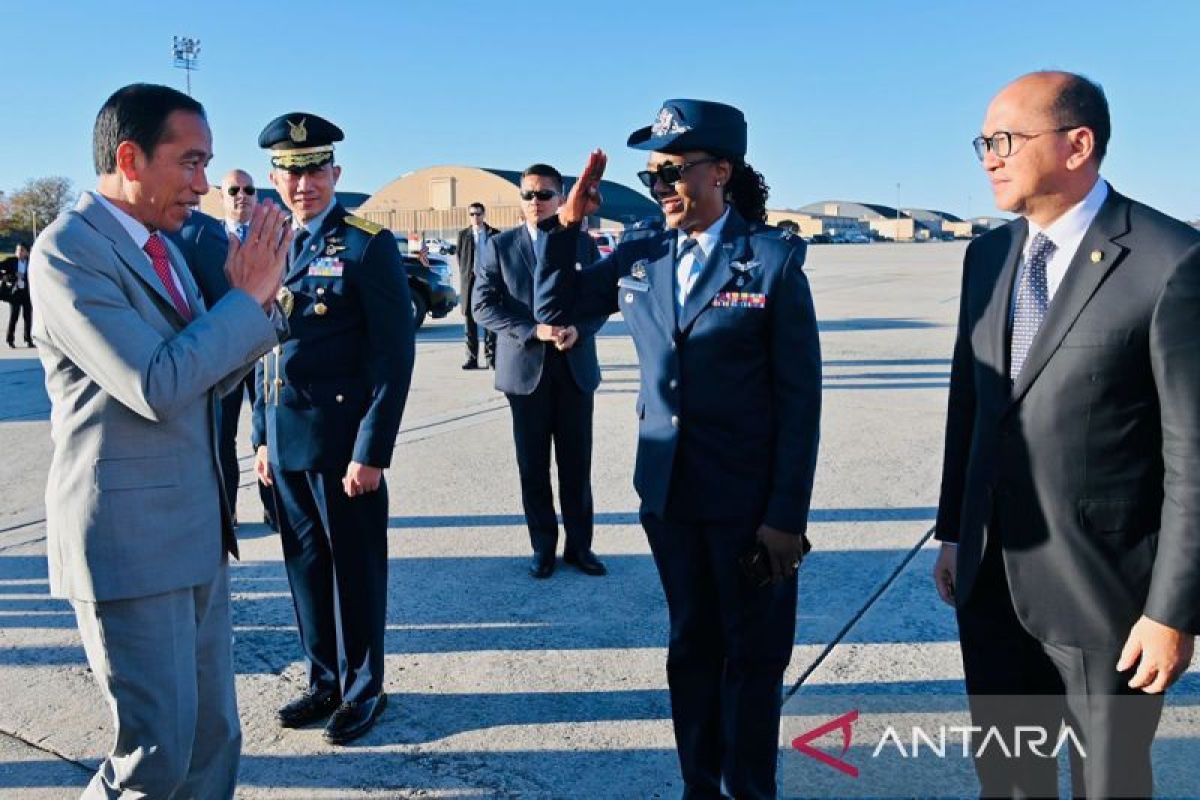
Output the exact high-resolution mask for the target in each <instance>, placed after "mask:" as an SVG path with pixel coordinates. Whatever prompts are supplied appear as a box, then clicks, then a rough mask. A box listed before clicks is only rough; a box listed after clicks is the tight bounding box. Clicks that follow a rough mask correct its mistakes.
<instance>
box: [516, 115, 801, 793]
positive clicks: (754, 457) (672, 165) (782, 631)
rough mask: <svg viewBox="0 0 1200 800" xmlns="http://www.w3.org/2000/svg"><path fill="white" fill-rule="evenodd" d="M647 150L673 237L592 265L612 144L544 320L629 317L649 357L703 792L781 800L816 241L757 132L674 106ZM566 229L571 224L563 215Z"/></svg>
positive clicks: (571, 231) (680, 677)
mask: <svg viewBox="0 0 1200 800" xmlns="http://www.w3.org/2000/svg"><path fill="white" fill-rule="evenodd" d="M629 145H630V146H632V147H635V148H637V149H641V150H649V151H651V153H650V156H649V165H648V166H649V169H647V170H646V171H644V172H640V173H638V175H639V177H640V178H641V179H642V182H643V183H644V184H645V185H646V186H647V187H648V188H650V189H651V191H652V192H653V194H654V197H655V199H656V200H657V201H658V202H659V204H660V205H661V207H662V209H663V212H664V214H665V216H666V223H667V228H666V230H664V231H662V232H659V233H656V234H654V235H652V236H643V237H639V238H635V239H632V240H629V241H626V242H622V243H621V244H619V245H618V246H617V248H616V249H615V250H614V251H613V253H612V254H611V255H610V256H608V257H607V258H605V259H603V260H601V261H599V262H598V263H596V264H595V265H594V266H592V267H591V268H590V269H588V268H581V267H580V266H579V265H577V263H576V260H575V259H574V257H573V256H574V238H573V237H574V236H575V235H577V234H576V231H577V226H578V223H579V222H580V220H582V219H583V218H584V217H585V216H587V215H588V214H589V213H591V212H592V211H593V210H594V209H596V208H598V206H599V201H600V197H599V188H598V187H599V183H600V178H601V177H602V175H603V173H604V166H605V163H606V158H605V156H604V154H603V153H602V152H601V151H599V150H597V151H595V152H593V153H592V155H591V157H590V159H589V161H588V165H587V168H586V169H585V170H584V172H583V175H582V176H581V177H580V179H579V181H578V182H577V183H576V184H575V186H574V187H572V189H571V193H570V195H569V196H568V198H567V200H566V202H565V203H564V204H563V207H562V209H561V210H560V211H559V214H558V220H557V222H558V223H560V224H561V225H562V227H560V228H559V229H557V230H554V231H553V232H552V233H550V234H549V236H548V241H547V245H546V251H545V256H544V258H542V259H541V260H540V261H539V262H538V268H537V275H536V284H537V301H536V304H535V305H536V307H535V313H536V314H537V317H538V319H539V320H540V321H542V322H545V323H548V324H553V325H562V324H566V323H569V322H570V321H571V320H573V319H576V318H579V317H584V316H587V315H592V314H597V313H602V314H610V313H612V312H614V311H616V310H618V309H619V310H621V311H622V312H623V314H624V317H625V322H626V324H627V325H628V326H629V331H630V334H631V335H632V336H633V340H634V344H635V345H636V347H637V350H638V360H639V361H640V363H641V371H642V387H641V395H640V397H639V399H638V404H637V413H638V418H639V420H640V425H639V437H638V452H637V466H636V467H635V471H634V485H635V486H636V488H637V490H638V494H639V495H640V496H641V500H642V505H641V521H642V526H643V527H644V528H645V530H646V534H647V536H648V538H649V540H650V548H651V551H652V552H653V554H654V560H655V563H656V565H657V566H658V572H659V577H660V578H661V579H662V584H663V589H664V590H665V594H666V598H667V607H668V611H669V614H670V621H671V636H670V645H669V649H668V655H667V680H668V683H669V685H670V691H671V716H672V719H673V720H674V723H675V739H676V747H677V749H678V753H679V761H680V766H681V770H682V773H683V780H684V784H685V789H684V796H685V797H697V798H699V797H705V798H707V797H720V796H722V782H724V791H725V792H727V793H728V794H730V795H732V796H734V797H737V798H759V797H774V796H775V792H776V788H775V771H776V756H777V742H778V736H779V714H780V705H781V699H782V698H781V689H782V679H783V673H784V670H785V668H786V667H787V664H788V660H789V659H790V657H791V652H792V644H793V640H794V636H795V623H796V585H797V584H796V571H797V568H798V567H799V564H800V560H801V558H802V556H803V554H804V552H805V551H806V550H807V540H806V538H805V529H806V527H807V518H808V509H809V500H810V497H811V495H812V486H813V474H814V470H815V466H816V457H817V439H818V429H819V418H820V407H821V355H820V346H819V342H818V339H817V325H816V318H815V315H814V312H813V303H812V297H811V294H810V292H809V287H808V281H807V280H806V278H805V276H804V273H803V272H802V271H801V267H802V266H803V264H804V253H805V248H804V243H803V241H802V240H801V239H799V238H798V237H795V236H786V237H785V236H782V235H780V234H779V233H776V232H774V231H772V232H770V233H756V232H753V231H752V230H751V225H752V224H754V223H759V222H762V221H764V220H765V218H766V190H765V184H764V183H763V181H762V176H761V175H759V174H758V173H757V172H755V171H754V170H753V169H752V168H751V167H750V166H749V165H748V164H747V163H746V162H745V152H746V123H745V120H744V118H743V117H742V114H741V112H740V111H738V110H737V109H735V108H732V107H730V106H726V105H722V104H720V103H711V102H705V101H699V100H669V101H667V102H666V103H665V104H664V105H663V107H662V109H661V110H660V111H659V112H658V117H657V119H656V120H655V122H654V124H653V125H651V126H648V127H645V128H642V129H640V130H638V131H636V132H635V133H634V134H633V135H631V136H630V138H629ZM551 224H553V223H551Z"/></svg>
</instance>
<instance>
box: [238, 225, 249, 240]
mask: <svg viewBox="0 0 1200 800" xmlns="http://www.w3.org/2000/svg"><path fill="white" fill-rule="evenodd" d="M249 229H250V226H249V225H247V224H246V223H244V222H242V223H239V224H238V226H237V237H238V241H239V242H244V241H246V231H247V230H249Z"/></svg>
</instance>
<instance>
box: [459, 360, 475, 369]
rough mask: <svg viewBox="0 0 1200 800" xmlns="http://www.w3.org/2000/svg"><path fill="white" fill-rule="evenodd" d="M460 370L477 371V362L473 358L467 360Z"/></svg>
mask: <svg viewBox="0 0 1200 800" xmlns="http://www.w3.org/2000/svg"><path fill="white" fill-rule="evenodd" d="M462 368H463V369H479V362H478V361H476V360H475V359H473V358H468V359H467V360H466V361H464V362H463V365H462Z"/></svg>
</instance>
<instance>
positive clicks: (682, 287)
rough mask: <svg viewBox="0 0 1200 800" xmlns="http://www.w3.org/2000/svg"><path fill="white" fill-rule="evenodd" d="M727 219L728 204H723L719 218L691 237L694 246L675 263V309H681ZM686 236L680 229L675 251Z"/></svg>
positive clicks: (716, 242)
mask: <svg viewBox="0 0 1200 800" xmlns="http://www.w3.org/2000/svg"><path fill="white" fill-rule="evenodd" d="M727 219H729V206H725V213H724V214H722V215H721V217H720V219H718V220H717V221H716V222H714V223H713V224H712V225H709V226H708V228H706V229H705V230H702V231H699V232H697V233H695V234H694V235H693V236H692V237H691V238H693V239H695V240H696V246H695V248H693V249H692V250H691V251H690V252H688V253H687V254H686V255H685V256H684V257H683V258H681V259H679V263H678V264H676V265H675V305H676V307H677V310H680V311H682V310H683V306H684V303H685V301H686V300H687V296H688V293H689V292H690V291H691V290H692V286H693V285H695V283H696V279H697V278H699V277H700V271H701V270H702V269H704V264H705V262H706V261H708V256H709V254H711V253H712V251H713V248H715V247H716V246H717V245H718V244H719V243H720V241H721V230H722V229H723V228H724V227H725V220H727ZM687 238H688V235H687V232H686V231H683V230H680V231H679V238H678V240H677V241H676V242H675V252H676V253H678V252H679V251H680V250H682V249H683V243H684V242H685V241H686V240H687ZM697 251H698V254H697Z"/></svg>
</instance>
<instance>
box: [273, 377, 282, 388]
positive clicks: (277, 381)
mask: <svg viewBox="0 0 1200 800" xmlns="http://www.w3.org/2000/svg"><path fill="white" fill-rule="evenodd" d="M275 385H276V386H283V378H276V379H275Z"/></svg>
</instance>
